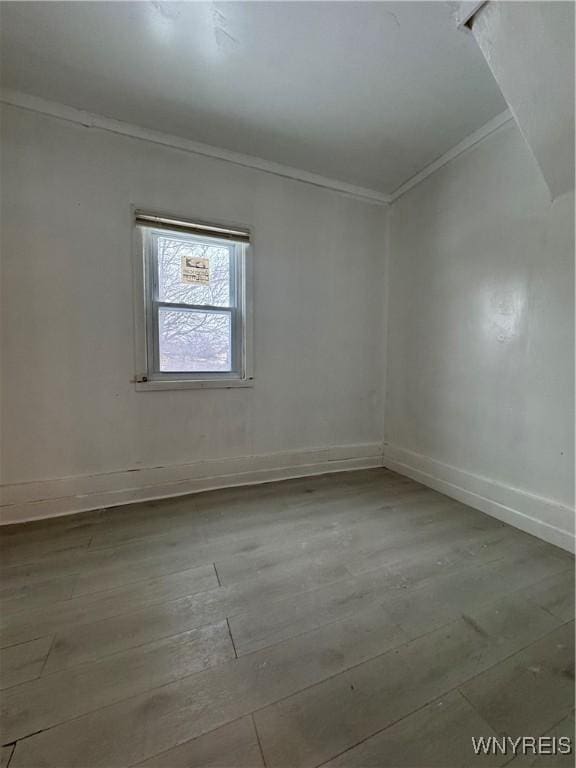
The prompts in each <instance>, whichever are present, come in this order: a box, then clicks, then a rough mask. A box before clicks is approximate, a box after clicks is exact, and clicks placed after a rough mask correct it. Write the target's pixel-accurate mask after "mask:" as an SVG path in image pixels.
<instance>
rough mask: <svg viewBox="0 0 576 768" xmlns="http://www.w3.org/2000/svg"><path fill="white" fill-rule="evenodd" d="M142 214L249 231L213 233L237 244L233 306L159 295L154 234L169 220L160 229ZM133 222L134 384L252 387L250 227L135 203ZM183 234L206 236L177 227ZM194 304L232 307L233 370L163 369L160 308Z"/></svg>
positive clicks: (202, 308)
mask: <svg viewBox="0 0 576 768" xmlns="http://www.w3.org/2000/svg"><path fill="white" fill-rule="evenodd" d="M137 216H146V217H149V218H150V219H151V220H152V219H153V218H158V219H159V220H160V219H162V220H163V221H168V222H170V221H173V222H174V223H176V222H178V223H179V224H180V225H184V226H186V225H190V227H191V228H192V227H194V226H196V227H206V228H208V229H210V228H212V229H222V230H225V231H226V230H239V229H241V230H242V231H243V232H246V233H249V235H250V239H249V242H246V243H237V242H234V241H231V240H230V239H218V237H216V236H214V235H213V234H210V235H207V236H206V237H205V239H209V240H210V241H213V242H214V243H221V244H225V245H226V246H231V245H232V247H233V259H232V261H233V265H232V267H233V269H232V276H231V283H232V285H231V287H232V296H231V298H232V301H231V307H211V306H208V305H192V304H186V305H184V304H174V303H170V302H164V301H160V300H159V299H158V286H157V279H158V278H157V264H156V260H155V251H154V247H153V239H154V237H155V236H157V235H158V234H164V235H166V233H167V231H169V230H168V226H169V224H168V225H164V226H163V228H162V229H156V228H155V227H154V223H153V222H152V221H151V222H150V223H147V224H146V226H142V225H141V224H139V223H138V220H137ZM132 226H133V230H134V293H135V300H134V320H135V322H134V325H135V351H136V375H135V377H134V384H135V387H136V390H137V391H139V392H149V391H154V390H169V389H212V388H232V387H251V386H253V385H254V374H253V368H252V237H251V232H250V229H249V228H248V227H244V226H242V227H240V226H239V225H230V224H223V223H222V222H218V223H216V222H210V223H207V222H203V221H201V220H197V219H192V220H191V219H188V218H183V217H181V216H175V215H174V214H171V215H168V214H164V213H158V212H154V213H150V212H148V211H142V209H133V211H132ZM174 233H175V234H177V235H178V236H179V237H184V238H190V239H192V240H194V239H201V240H202V239H204V238H202V236H201V235H198V234H194V233H192V232H190V233H187V232H186V231H184V230H183V229H176V228H175V229H174ZM164 306H168V307H170V306H171V307H174V308H175V309H190V310H197V311H203V312H210V311H213V312H223V311H224V312H230V315H231V335H232V368H233V370H232V371H213V372H205V373H199V372H178V373H173V372H163V371H160V366H159V354H158V310H159V308H160V307H164Z"/></svg>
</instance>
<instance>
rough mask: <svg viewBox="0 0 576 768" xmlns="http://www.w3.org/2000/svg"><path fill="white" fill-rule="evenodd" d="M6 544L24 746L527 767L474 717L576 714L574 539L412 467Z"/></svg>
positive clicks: (6, 613) (217, 762) (50, 755)
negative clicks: (563, 543) (502, 516)
mask: <svg viewBox="0 0 576 768" xmlns="http://www.w3.org/2000/svg"><path fill="white" fill-rule="evenodd" d="M1 543H2V565H1V572H2V587H1V590H0V611H1V615H0V647H1V648H2V650H1V651H0V654H1V670H0V685H1V688H2V691H1V703H2V708H1V721H0V724H1V732H2V745H3V747H2V752H1V763H0V765H1V768H6V767H7V766H9V768H96V766H99V767H100V768H128V766H148V768H151V767H152V766H154V767H155V768H160V767H163V768H200V767H201V766H202V767H204V766H212V768H215V767H216V766H219V767H220V768H223V767H225V766H227V767H228V768H232V767H234V768H257V767H258V766H260V767H261V766H265V767H266V768H314V766H321V765H325V766H330V767H331V768H346V767H348V766H349V767H350V768H364V767H366V766H374V767H376V766H378V768H385V767H386V766H388V767H390V768H391V767H394V768H400V767H402V766H404V767H406V768H407V767H410V768H418V767H420V768H431V767H432V766H438V767H439V768H456V767H457V766H462V767H464V766H469V765H476V764H478V765H485V766H503V765H506V764H508V763H509V762H510V761H511V760H512V759H513V758H512V756H511V754H507V755H501V754H500V755H498V756H492V757H489V756H481V757H474V755H473V751H472V742H471V737H472V736H490V735H502V734H505V735H509V736H541V735H545V734H550V735H555V736H559V735H570V736H572V737H573V735H574V734H573V731H574V708H573V705H574V648H573V641H574V561H573V558H572V557H571V556H570V555H568V554H567V553H566V552H563V551H562V550H560V549H557V548H555V547H553V546H551V545H549V544H546V543H544V542H542V541H540V540H538V539H535V538H533V537H531V536H528V535H527V534H524V533H522V532H521V531H518V530H516V529H514V528H511V527H509V526H507V525H504V524H502V523H500V522H499V521H497V520H495V519H493V518H491V517H488V516H486V515H483V514H482V513H480V512H478V511H476V510H473V509H471V508H469V507H467V506H465V505H463V504H460V503H458V502H456V501H453V500H451V499H448V498H447V497H445V496H442V495H441V494H439V493H436V492H434V491H432V490H430V489H427V488H424V487H423V486H421V485H419V484H418V483H415V482H413V481H411V480H409V479H407V478H404V477H401V476H399V475H396V474H394V473H392V472H389V471H388V470H384V469H378V470H366V471H357V472H349V473H341V474H334V475H323V476H320V477H314V478H307V479H299V480H290V481H284V482H280V483H271V484H266V485H262V486H255V487H250V488H241V489H229V490H221V491H213V492H210V493H203V494H199V495H196V496H189V497H182V498H178V499H171V500H165V501H159V502H154V503H146V504H139V505H134V506H130V507H123V508H117V509H108V510H101V511H98V512H93V513H86V514H82V515H77V516H73V517H67V518H60V519H58V520H47V521H42V522H37V523H33V524H27V525H19V526H10V527H8V528H5V529H3V531H2V536H1ZM546 759H547V760H548V762H546V763H544V762H538V761H537V760H536V761H533V760H532V759H530V758H527V759H526V758H525V759H523V760H522V765H538V766H540V765H542V766H543V765H567V764H568V763H567V762H566V757H555V758H552V757H548V758H546ZM568 760H572V758H571V757H569V758H568ZM563 761H564V762H563ZM518 762H520V761H519V759H518V758H517V759H516V760H514V762H513V763H512V765H514V766H515V765H517V764H518Z"/></svg>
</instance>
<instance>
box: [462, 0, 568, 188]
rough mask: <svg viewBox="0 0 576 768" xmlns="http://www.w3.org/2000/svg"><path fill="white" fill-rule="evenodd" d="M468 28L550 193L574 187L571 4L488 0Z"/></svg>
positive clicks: (548, 1) (549, 0) (547, 0)
mask: <svg viewBox="0 0 576 768" xmlns="http://www.w3.org/2000/svg"><path fill="white" fill-rule="evenodd" d="M472 32H473V34H474V37H475V38H476V41H477V42H478V45H479V46H480V48H481V50H482V53H483V54H484V57H485V58H486V61H487V62H488V64H489V66H490V69H491V70H492V74H493V75H494V77H495V79H496V81H497V83H498V85H499V86H500V88H501V90H502V93H503V94H504V96H505V98H506V101H507V103H508V105H509V107H510V109H511V110H512V112H513V114H514V116H515V118H516V121H517V123H518V125H519V127H520V130H521V131H522V133H523V135H524V137H525V138H526V140H527V142H528V144H529V146H530V147H531V149H532V152H533V153H534V156H535V158H536V161H537V162H538V164H539V166H540V169H541V171H542V174H543V175H544V178H545V180H546V183H547V185H548V188H549V189H550V194H551V196H552V198H556V197H559V196H560V195H562V194H564V193H565V192H567V191H569V190H573V189H574V3H573V2H553V1H551V0H546V2H489V3H486V5H484V6H483V7H482V8H481V9H480V11H479V12H478V14H477V15H476V16H475V17H474V20H473V23H472Z"/></svg>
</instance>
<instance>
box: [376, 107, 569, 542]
mask: <svg viewBox="0 0 576 768" xmlns="http://www.w3.org/2000/svg"><path fill="white" fill-rule="evenodd" d="M573 206H574V194H573V193H568V194H566V195H564V196H562V197H560V198H558V199H557V200H556V201H555V202H554V203H551V202H550V197H549V194H548V191H547V189H546V186H545V183H544V181H543V179H542V176H541V175H540V173H539V171H538V167H537V165H536V163H535V161H534V158H533V156H532V155H531V153H530V151H529V149H528V147H527V145H526V143H525V142H524V140H523V138H522V136H521V135H520V133H519V131H518V129H517V128H516V126H515V124H514V123H513V122H510V123H507V124H506V125H505V126H503V127H502V128H500V129H499V130H498V131H497V132H496V133H494V134H493V135H492V136H490V137H489V138H487V139H485V140H484V141H483V142H482V143H480V144H478V145H477V146H476V147H474V148H473V149H472V150H470V151H468V152H467V153H465V154H463V155H461V156H460V157H459V158H457V159H456V160H454V161H452V162H451V163H449V164H448V165H446V166H444V167H443V168H442V169H441V170H439V171H438V172H436V173H435V174H433V175H432V176H430V177H428V178H427V179H426V180H425V181H424V182H423V183H421V184H420V185H418V186H417V187H415V188H414V189H412V190H411V191H410V192H408V193H407V194H406V195H404V196H403V197H402V198H400V199H399V200H398V201H397V202H396V203H395V204H394V205H393V206H392V209H391V212H390V219H389V225H390V232H389V236H390V258H391V263H390V276H389V284H390V286H391V290H390V303H389V322H388V328H389V337H388V372H387V397H386V416H385V425H386V430H385V434H386V442H387V446H386V447H385V455H386V463H388V464H389V465H390V466H394V467H396V468H398V469H400V470H401V471H407V472H408V473H409V474H412V475H413V476H415V477H419V478H420V479H422V480H424V481H425V482H428V483H429V484H431V485H433V486H434V487H437V488H439V489H440V490H444V491H447V492H448V493H451V494H452V495H455V496H457V497H458V498H461V499H463V500H465V501H468V502H469V503H472V504H473V505H474V506H478V507H480V508H482V509H485V510H486V511H488V512H491V513H492V514H496V515H497V516H499V517H501V518H503V519H506V520H509V521H510V522H512V523H513V524H515V525H519V526H520V527H523V528H524V529H525V530H529V531H531V532H535V533H538V535H541V536H544V537H546V538H548V539H549V540H551V541H554V542H556V543H561V544H562V545H563V546H570V545H572V546H573V539H571V537H570V535H569V534H570V532H571V531H573V526H574V516H573V511H572V509H571V507H572V503H573V490H574V489H573V480H574V444H573V427H574V376H573V373H574V239H573V238H574V207H573Z"/></svg>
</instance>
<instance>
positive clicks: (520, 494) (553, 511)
mask: <svg viewBox="0 0 576 768" xmlns="http://www.w3.org/2000/svg"><path fill="white" fill-rule="evenodd" d="M382 463H383V466H384V467H386V468H387V469H391V470H393V471H394V472H398V473H399V474H401V475H405V476H407V477H411V478H412V479H413V480H416V481H417V482H420V483H422V484H423V485H426V486H428V487H429V488H433V489H434V490H436V491H439V492H440V493H443V494H445V495H446V496H450V497H451V498H454V499H457V500H458V501H461V502H463V503H464V504H468V505H469V506H470V507H474V509H478V510H480V511H481V512H485V513H486V514H488V515H491V516H492V517H496V518H497V519H498V520H502V521H503V522H505V523H508V524H509V525H512V526H514V527H515V528H519V529H520V530H522V531H525V532H526V533H530V534H532V535H533V536H536V537H538V538H539V539H543V540H544V541H547V542H549V543H550V544H554V545H556V546H558V547H562V549H566V550H568V551H569V552H574V551H575V549H576V546H575V544H576V539H575V535H574V509H573V508H570V507H569V506H568V505H566V504H563V503H562V502H559V501H556V500H555V499H550V498H546V497H544V496H539V495H537V494H534V493H530V492H528V491H525V490H521V489H520V488H514V487H513V486H510V485H506V484H505V483H501V482H498V481H496V480H493V479H491V478H488V477H483V476H482V475H477V474H475V473H473V472H469V471H467V470H463V469H459V468H458V467H454V466H452V465H450V464H446V463H444V462H441V461H438V460H436V459H433V458H431V457H430V456H425V455H424V454H421V453H417V452H415V451H410V450H407V449H405V448H401V447H399V446H397V445H391V444H385V445H384V450H383V461H382Z"/></svg>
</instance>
